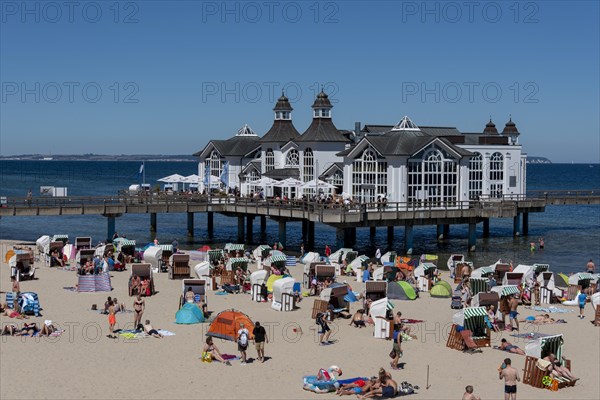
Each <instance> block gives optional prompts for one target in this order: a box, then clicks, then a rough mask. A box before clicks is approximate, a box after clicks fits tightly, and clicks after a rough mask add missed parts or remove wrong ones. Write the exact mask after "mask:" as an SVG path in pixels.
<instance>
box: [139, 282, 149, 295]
mask: <svg viewBox="0 0 600 400" xmlns="http://www.w3.org/2000/svg"><path fill="white" fill-rule="evenodd" d="M140 294H141V295H143V296H149V295H150V279H148V278H145V279H144V280H143V281H142V283H141V284H140Z"/></svg>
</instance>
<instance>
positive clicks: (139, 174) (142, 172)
mask: <svg viewBox="0 0 600 400" xmlns="http://www.w3.org/2000/svg"><path fill="white" fill-rule="evenodd" d="M143 174H144V163H142V165H140V171H139V172H138V178H141V177H142V175H143Z"/></svg>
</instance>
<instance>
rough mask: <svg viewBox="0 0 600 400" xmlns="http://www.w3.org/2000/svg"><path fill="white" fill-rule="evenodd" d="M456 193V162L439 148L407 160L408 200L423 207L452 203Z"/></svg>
mask: <svg viewBox="0 0 600 400" xmlns="http://www.w3.org/2000/svg"><path fill="white" fill-rule="evenodd" d="M457 193H458V164H457V162H456V161H455V160H453V159H450V158H448V157H447V156H445V155H444V154H443V153H442V152H441V151H440V150H437V149H431V150H429V151H427V152H426V153H425V154H424V155H423V158H422V159H421V160H410V161H409V162H408V202H409V203H411V204H417V205H418V206H423V207H446V206H448V205H453V204H454V203H455V202H456V200H458V198H457Z"/></svg>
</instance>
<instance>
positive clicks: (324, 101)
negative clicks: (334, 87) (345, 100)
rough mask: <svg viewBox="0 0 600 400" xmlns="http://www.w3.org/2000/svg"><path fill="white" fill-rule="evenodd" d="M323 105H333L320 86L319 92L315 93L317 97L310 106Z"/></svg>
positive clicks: (319, 106)
mask: <svg viewBox="0 0 600 400" xmlns="http://www.w3.org/2000/svg"><path fill="white" fill-rule="evenodd" d="M324 107H328V108H333V106H332V105H331V101H329V96H327V94H326V93H325V92H324V91H323V89H322V88H321V92H320V93H319V94H318V95H317V98H316V99H315V102H314V103H313V105H312V108H324Z"/></svg>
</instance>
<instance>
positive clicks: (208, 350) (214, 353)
mask: <svg viewBox="0 0 600 400" xmlns="http://www.w3.org/2000/svg"><path fill="white" fill-rule="evenodd" d="M205 354H206V355H207V356H210V357H212V358H214V359H215V360H217V361H219V362H222V363H225V365H229V366H231V363H230V362H229V361H226V360H225V359H224V358H223V356H221V352H219V349H218V348H217V346H215V345H214V343H213V340H212V337H210V336H209V337H207V338H206V344H205V345H204V349H202V356H203V357H204V355H205Z"/></svg>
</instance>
